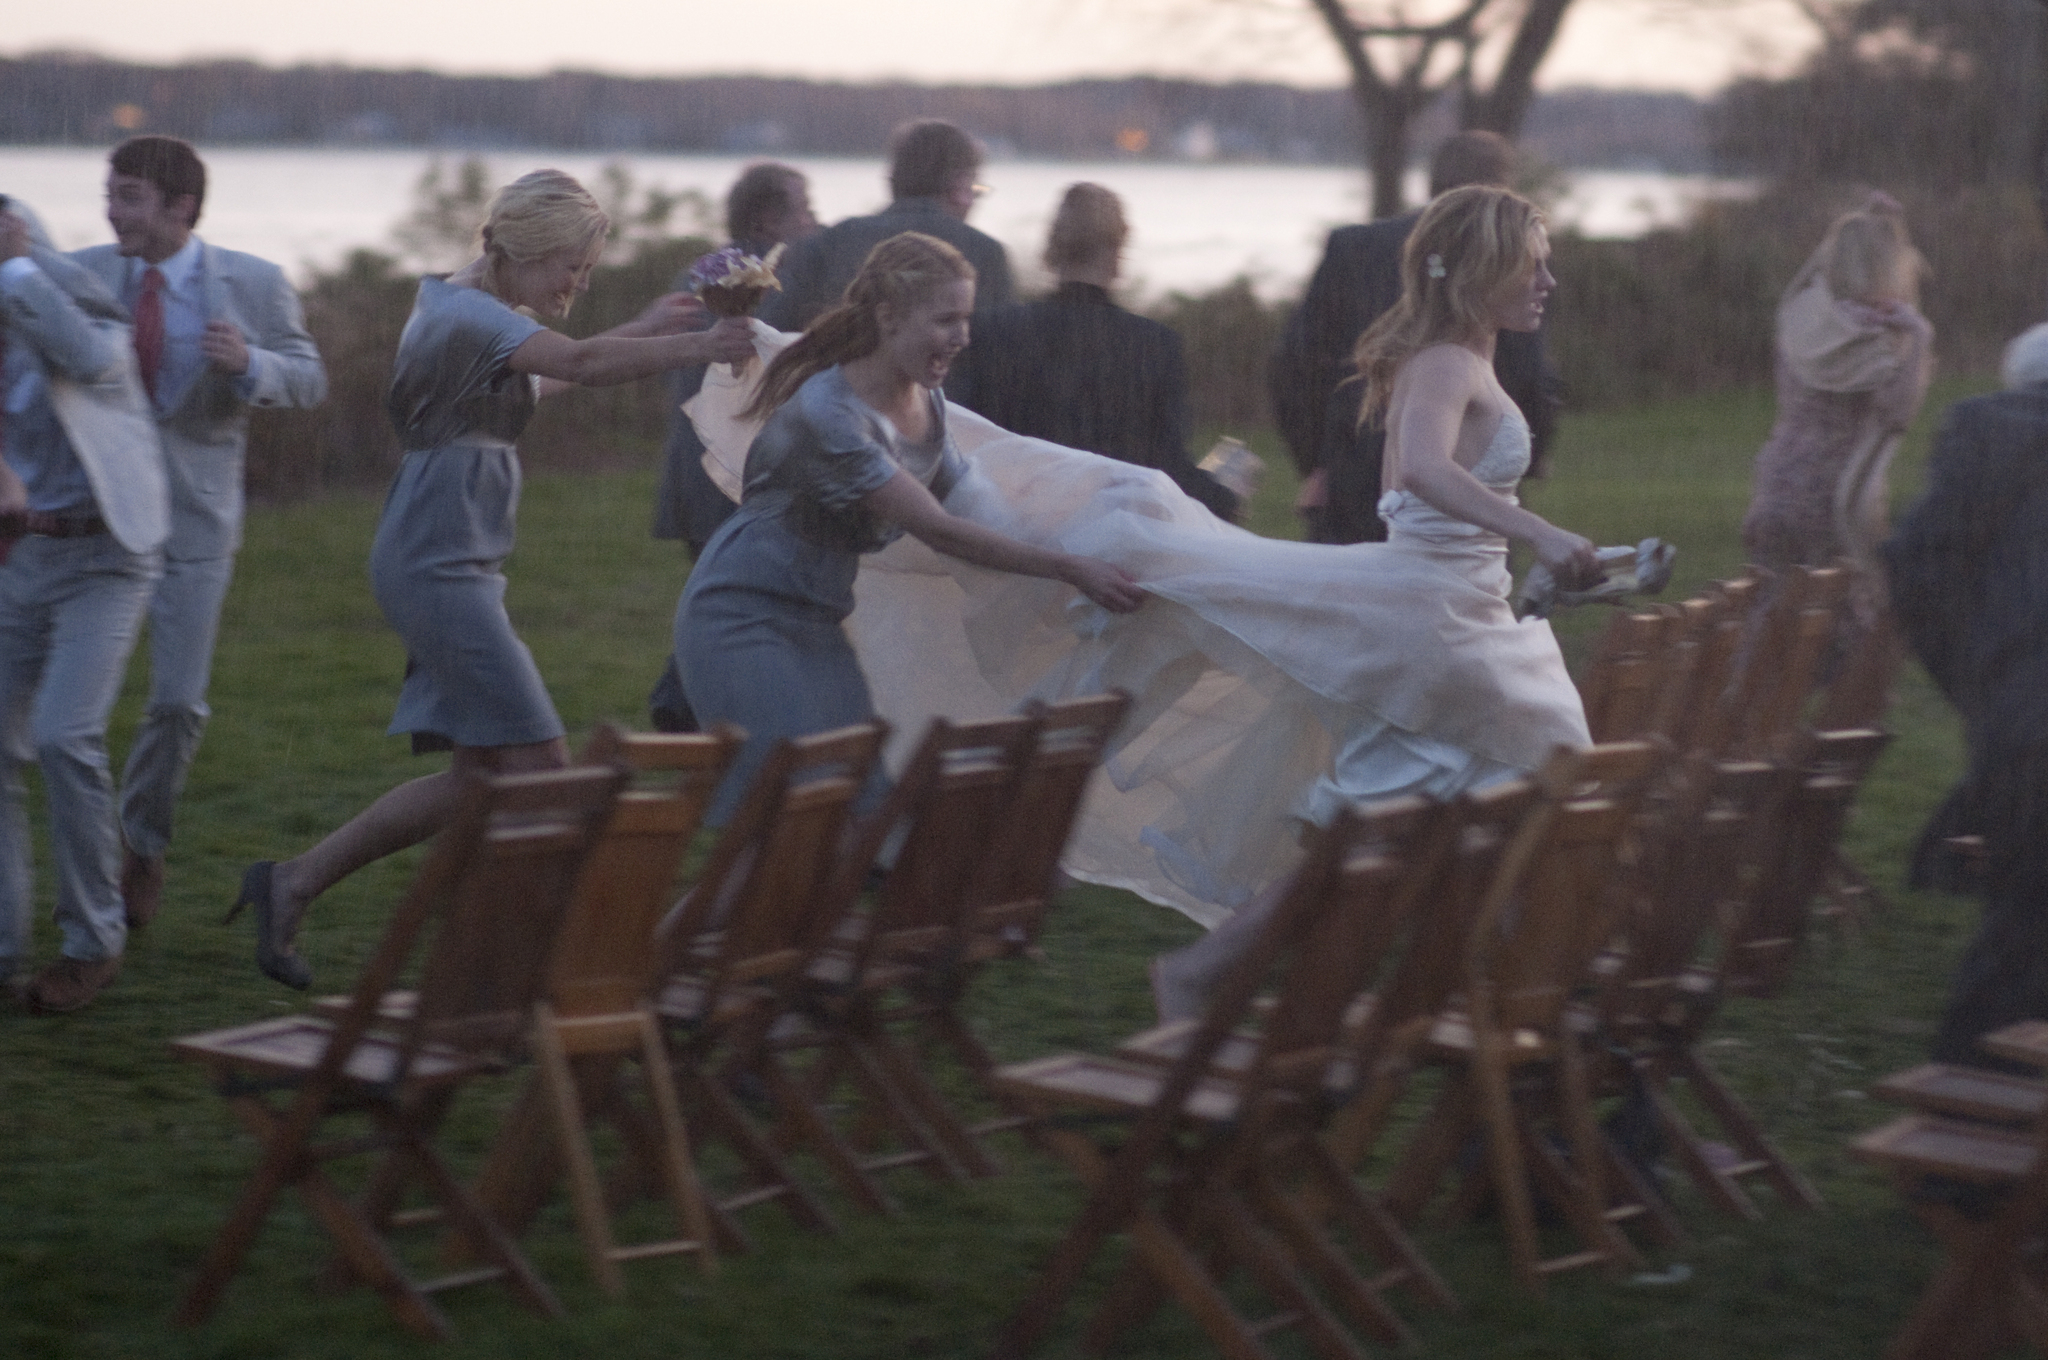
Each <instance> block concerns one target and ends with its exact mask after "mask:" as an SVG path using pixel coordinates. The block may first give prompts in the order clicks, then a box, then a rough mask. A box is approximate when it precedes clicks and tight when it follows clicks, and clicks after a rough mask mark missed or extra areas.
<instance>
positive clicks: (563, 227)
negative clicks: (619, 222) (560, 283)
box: [481, 170, 612, 299]
mask: <svg viewBox="0 0 2048 1360" xmlns="http://www.w3.org/2000/svg"><path fill="white" fill-rule="evenodd" d="M611 225H612V223H611V218H609V217H607V216H606V215H605V211H604V209H603V208H600V207H599V206H598V205H597V200H596V199H595V198H593V197H591V194H590V191H589V190H588V189H585V188H584V187H583V186H582V185H581V184H578V183H577V182H576V181H575V180H574V179H572V178H570V177H569V176H568V175H565V174H563V173H562V172H561V171H560V170H535V171H533V172H531V173H530V174H525V175H521V176H520V177H519V178H518V179H515V180H513V181H512V182H511V183H510V184H508V185H506V186H505V187H504V188H502V189H500V190H498V192H497V196H496V197H494V198H492V199H491V210H490V213H489V215H488V216H487V217H485V219H484V225H483V230H482V232H481V236H482V238H483V248H484V277H483V288H484V291H485V292H487V293H489V294H491V296H493V297H496V298H500V299H502V298H503V297H504V292H503V290H502V288H501V286H500V281H499V269H500V267H501V266H502V265H503V264H504V263H505V262H506V261H508V260H509V261H510V262H512V263H513V264H526V263H528V262H530V261H533V260H538V259H540V258H541V257H542V256H544V255H551V254H553V253H554V252H556V251H558V250H568V249H577V248H581V249H582V250H584V251H586V252H587V253H588V254H590V255H595V254H596V253H597V251H598V248H599V247H600V246H601V245H602V244H603V242H604V238H605V234H606V233H607V232H609V231H610V230H611Z"/></svg>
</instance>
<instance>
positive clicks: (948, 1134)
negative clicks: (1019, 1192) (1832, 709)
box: [854, 1024, 1003, 1177]
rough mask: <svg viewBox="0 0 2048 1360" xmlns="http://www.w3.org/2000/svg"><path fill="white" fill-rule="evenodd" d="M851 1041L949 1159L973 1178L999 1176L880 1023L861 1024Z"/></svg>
mask: <svg viewBox="0 0 2048 1360" xmlns="http://www.w3.org/2000/svg"><path fill="white" fill-rule="evenodd" d="M854 1042H855V1043H857V1044H860V1045H861V1046H862V1047H863V1048H865V1049H867V1050H868V1052H869V1053H870V1054H872V1056H873V1057H874V1059H875V1061H876V1064H877V1066H878V1068H879V1070H881V1071H882V1072H883V1073H885V1074H886V1075H887V1078H888V1080H889V1082H890V1083H891V1085H893V1086H894V1087H895V1088H896V1089H897V1091H898V1092H899V1093H900V1095H901V1096H902V1097H903V1099H905V1100H906V1101H908V1102H909V1104H910V1105H911V1107H912V1109H913V1110H914V1111H915V1113H916V1114H917V1115H918V1116H919V1117H920V1118H921V1119H922V1120H923V1122H924V1124H925V1126H926V1127H927V1128H929V1129H930V1130H931V1132H932V1136H934V1137H935V1138H937V1139H938V1140H939V1142H941V1143H942V1144H944V1145H945V1150H946V1152H947V1154H948V1155H949V1156H950V1158H951V1159H952V1160H953V1161H955V1162H957V1163H958V1164H959V1165H960V1166H961V1167H963V1168H964V1169H965V1170H966V1172H967V1174H968V1175H970V1176H975V1177H988V1176H998V1175H1001V1174H1002V1170H1003V1169H1002V1168H1001V1167H1000V1166H997V1165H996V1163H995V1161H994V1160H993V1159H992V1158H991V1157H990V1156H989V1155H988V1154H987V1153H986V1152H984V1151H983V1150H982V1147H981V1145H980V1144H979V1143H977V1142H975V1141H974V1135H973V1134H971V1133H969V1132H968V1131H967V1128H966V1126H965V1125H964V1124H962V1123H961V1122H960V1117H959V1115H957V1114H956V1113H954V1111H953V1108H952V1107H951V1106H950V1105H948V1104H947V1103H946V1100H945V1097H943V1096H941V1095H940V1094H939V1093H938V1091H937V1090H936V1089H934V1088H933V1086H932V1084H931V1082H930V1081H928V1080H927V1079H926V1078H925V1075H924V1073H923V1072H921V1071H919V1070H918V1066H917V1064H916V1062H914V1061H913V1060H912V1059H911V1058H910V1057H909V1056H908V1055H907V1054H905V1053H904V1051H903V1049H902V1048H901V1046H899V1045H898V1044H897V1043H896V1042H895V1040H894V1039H893V1038H892V1037H891V1036H890V1035H889V1034H888V1033H887V1032H886V1031H885V1030H883V1029H882V1027H881V1026H880V1025H879V1024H876V1025H874V1026H872V1027H863V1028H862V1030H861V1031H860V1032H859V1033H858V1034H856V1035H855V1037H854Z"/></svg>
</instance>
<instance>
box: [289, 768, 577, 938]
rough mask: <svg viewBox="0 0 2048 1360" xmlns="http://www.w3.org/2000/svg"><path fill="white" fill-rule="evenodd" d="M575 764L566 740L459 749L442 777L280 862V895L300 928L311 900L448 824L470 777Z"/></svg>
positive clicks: (402, 789) (424, 779) (402, 791)
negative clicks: (296, 856)
mask: <svg viewBox="0 0 2048 1360" xmlns="http://www.w3.org/2000/svg"><path fill="white" fill-rule="evenodd" d="M568 763H569V744H568V743H567V742H566V741H564V740H563V739H562V738H560V737H556V738H554V739H553V740H550V741H537V742H530V743H528V744H526V745H523V746H458V747H456V748H455V758H454V760H453V762H452V763H451V764H450V765H449V767H448V768H447V769H446V770H444V771H442V772H441V773H440V774H430V775H423V776H421V777H420V778H418V779H413V780H408V781H407V782H405V783H403V784H400V785H399V786H398V787H397V788H395V789H393V790H391V792H389V793H387V794H385V795H384V796H383V797H382V798H379V799H378V800H377V801H376V802H374V803H372V804H370V805H369V806H368V807H366V808H364V809H363V810H362V811H361V812H359V813H357V814H356V815H355V816H354V817H352V818H350V819H349V820H348V821H347V822H346V823H344V824H343V825H341V826H340V827H338V828H336V829H335V830H333V831H331V832H329V833H328V834H327V836H326V837H325V838H324V839H323V840H321V842H320V843H319V844H318V845H315V846H314V847H313V848H312V849H310V850H308V851H306V852H305V853H304V854H302V855H300V856H299V857H298V858H296V859H288V860H283V861H280V862H279V864H278V866H277V868H275V869H274V870H272V871H271V883H272V888H271V894H272V900H273V901H275V902H276V904H277V907H278V910H279V913H280V915H281V916H282V917H283V919H284V920H286V921H290V922H292V923H293V928H294V930H296V928H297V922H298V920H299V918H300V917H301V916H303V915H304V914H305V910H306V906H307V904H309V903H310V902H312V900H313V899H314V898H316V897H318V896H319V895H320V894H321V893H323V892H326V891H327V890H328V889H329V888H331V887H333V886H334V885H335V884H336V883H339V882H340V881H341V880H342V879H344V878H347V877H348V876H349V875H350V874H352V873H354V872H355V871H356V870H358V869H360V868H362V867H363V866H364V865H365V864H370V863H374V862H375V861H377V860H380V859H383V858H384V857H385V856H386V855H391V854H396V853H397V852H398V851H400V850H403V849H405V848H406V847H407V846H409V845H418V844H419V843H420V842H421V841H423V840H426V839H427V838H428V837H429V836H432V835H433V834H434V833H435V832H437V831H439V830H440V829H441V828H442V827H444V826H446V825H448V819H449V818H451V817H453V816H454V815H455V806H456V802H457V800H458V798H459V797H460V795H461V792H462V786H463V784H464V783H465V782H466V781H467V780H468V779H469V777H470V776H472V775H476V774H520V773H524V772H526V771H528V770H554V769H560V768H561V767H562V766H564V765H567V764H568Z"/></svg>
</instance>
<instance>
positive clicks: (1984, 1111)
mask: <svg viewBox="0 0 2048 1360" xmlns="http://www.w3.org/2000/svg"><path fill="white" fill-rule="evenodd" d="M1870 1093H1871V1094H1872V1095H1874V1096H1876V1097H1877V1098H1878V1099H1879V1100H1887V1101H1890V1102H1891V1103H1892V1104H1894V1105H1907V1106H1910V1107H1912V1108H1913V1109H1915V1110H1921V1111H1924V1112H1926V1113H1928V1114H1942V1115H1953V1116H1955V1117H1956V1118H1959V1119H1975V1120H1982V1121H1983V1122H1985V1123H1990V1124H2026V1123H2030V1122H2032V1121H2033V1120H2035V1119H2038V1118H2039V1117H2040V1115H2041V1112H2042V1109H2043V1108H2044V1106H2048V1088H2044V1087H2043V1086H2042V1085H2041V1083H2040V1082H2038V1081H2035V1080H2031V1079H2029V1078H2027V1077H2016V1076H2012V1075H2009V1074H2008V1073H2004V1072H1988V1071H1986V1070H1985V1069H1983V1068H1981V1067H1960V1066H1956V1065H1954V1064H1950V1063H1922V1064H1921V1065H1920V1066H1918V1067H1911V1068H1908V1069H1906V1070H1905V1071H1903V1072H1894V1073H1892V1075H1890V1076H1888V1077H1886V1078H1885V1079H1884V1080H1883V1081H1880V1082H1878V1083H1877V1084H1876V1085H1875V1086H1872V1087H1871V1088H1870Z"/></svg>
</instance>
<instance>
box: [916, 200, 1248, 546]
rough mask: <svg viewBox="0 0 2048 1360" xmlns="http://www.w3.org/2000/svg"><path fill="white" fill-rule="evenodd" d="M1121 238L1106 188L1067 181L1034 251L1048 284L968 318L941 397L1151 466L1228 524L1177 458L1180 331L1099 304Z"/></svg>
mask: <svg viewBox="0 0 2048 1360" xmlns="http://www.w3.org/2000/svg"><path fill="white" fill-rule="evenodd" d="M1129 235H1130V228H1129V226H1127V225H1126V224H1125V221H1124V209H1123V203H1122V202H1121V201H1120V200H1119V199H1118V198H1117V196H1116V195H1115V194H1113V193H1111V192H1110V191H1109V190H1107V189H1105V188H1103V187H1102V186H1101V185H1099V184H1076V185H1073V186H1071V187H1070V188H1068V190H1067V193H1066V197H1065V198H1063V199H1061V201H1060V208H1059V212H1058V214H1057V215H1056V216H1055V217H1054V218H1053V223H1052V233H1051V236H1050V238H1049V239H1048V240H1047V242H1046V247H1045V265H1046V268H1048V269H1050V270H1051V271H1052V273H1053V276H1054V277H1055V278H1056V279H1058V281H1059V286H1058V288H1056V289H1055V290H1054V291H1053V292H1052V294H1051V295H1050V296H1049V297H1044V298H1040V299H1039V300H1038V301H1036V302H1026V303H1016V304H1012V305H1010V306H1008V307H1004V308H1001V309H1000V310H997V311H994V312H990V313H989V314H988V315H986V316H978V317H976V318H975V320H974V328H973V331H974V333H973V340H972V342H971V343H970V344H969V346H968V349H967V352H966V354H965V355H963V356H962V360H963V362H962V363H961V364H958V365H956V366H955V370H954V377H953V378H952V379H950V380H949V381H948V382H947V384H946V394H947V396H949V397H950V398H951V399H952V400H954V401H956V402H959V403H960V404H961V405H963V406H967V407H970V408H971V409H973V410H976V411H979V412H981V414H983V415H985V416H987V417H988V418H989V419H990V420H993V421H994V422H995V423H996V424H998V425H1000V426H1002V427H1003V428H1004V429H1006V430H1014V431H1016V432H1017V433H1018V434H1028V435H1032V436H1034V437H1036V438H1039V439H1049V440H1051V441H1052V442H1053V443H1055V444H1064V445H1066V446H1067V447H1068V448H1072V449H1086V450H1088V451H1089V452H1090V453H1100V454H1104V455H1107V456H1108V457H1111V458H1118V459H1121V460H1123V461H1124V462H1126V463H1136V464H1137V465H1138V466H1140V467H1149V468H1158V469H1159V470H1160V471H1161V472H1164V473H1165V474H1166V475H1167V476H1169V477H1171V478H1173V481H1174V484H1175V485H1176V486H1178V487H1180V489H1181V490H1183V491H1185V492H1187V493H1188V494H1189V495H1190V496H1193V497H1194V498H1195V499H1196V500H1198V501H1200V502H1201V503H1202V504H1204V505H1206V506H1208V507H1209V509H1210V510H1212V511H1214V512H1215V513H1216V514H1218V515H1220V516H1222V517H1223V518H1224V519H1234V518H1236V515H1237V510H1238V505H1237V497H1236V496H1234V495H1232V494H1231V493H1230V492H1229V491H1227V490H1225V489H1224V488H1223V487H1222V486H1220V485H1218V483H1217V481H1216V479H1215V478H1213V477H1211V476H1210V475H1209V474H1208V473H1206V472H1203V471H1202V470H1201V469H1200V468H1198V467H1196V466H1195V465H1194V463H1193V461H1191V460H1190V459H1189V457H1188V436H1189V434H1190V424H1191V421H1190V417H1189V412H1188V370H1187V360H1186V358H1185V357H1184V355H1183V354H1182V352H1181V343H1180V337H1179V336H1178V335H1175V334H1174V333H1173V332H1172V331H1171V330H1168V329H1167V328H1166V327H1165V326H1162V325H1160V324H1159V323H1158V322H1157V321H1153V320H1151V319H1149V318H1147V317H1142V316H1134V315H1132V314H1131V313H1130V312H1127V311H1125V310H1124V309H1123V308H1121V307H1119V306H1117V305H1116V303H1114V302H1112V301H1111V300H1110V296H1109V290H1110V288H1111V286H1112V285H1114V284H1115V282H1116V278H1117V274H1118V272H1119V271H1120V269H1121V268H1122V263H1123V249H1124V241H1125V240H1126V238H1128V236H1129Z"/></svg>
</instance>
